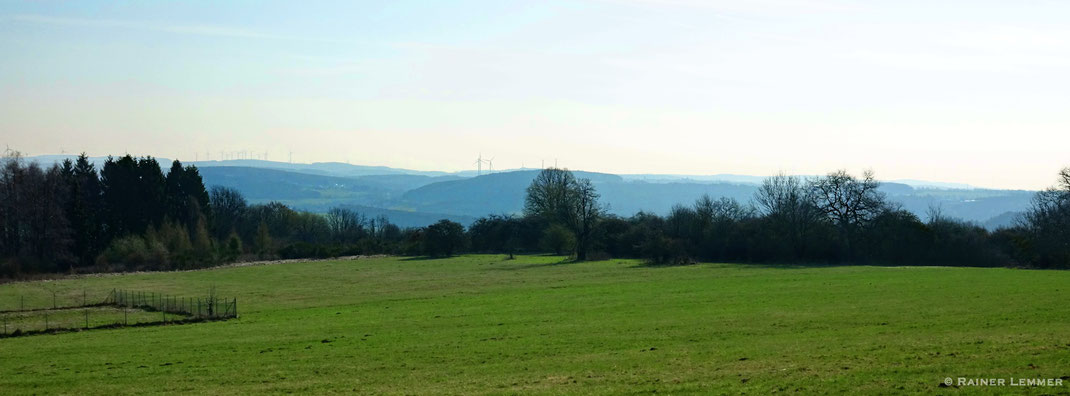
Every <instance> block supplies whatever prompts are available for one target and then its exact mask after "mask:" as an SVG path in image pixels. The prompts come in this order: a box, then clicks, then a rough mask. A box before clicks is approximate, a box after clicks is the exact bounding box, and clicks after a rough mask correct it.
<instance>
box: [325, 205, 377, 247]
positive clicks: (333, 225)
mask: <svg viewBox="0 0 1070 396" xmlns="http://www.w3.org/2000/svg"><path fill="white" fill-rule="evenodd" d="M367 222H368V221H367V218H366V217H365V216H364V215H363V214H360V213H358V212H357V211H355V210H351V209H346V208H340V207H337V208H331V209H330V210H329V211H327V227H328V228H330V231H331V236H332V237H334V239H335V240H336V241H337V242H342V243H345V242H352V241H356V240H357V239H360V238H361V237H363V236H364V232H365V230H364V227H365V225H367Z"/></svg>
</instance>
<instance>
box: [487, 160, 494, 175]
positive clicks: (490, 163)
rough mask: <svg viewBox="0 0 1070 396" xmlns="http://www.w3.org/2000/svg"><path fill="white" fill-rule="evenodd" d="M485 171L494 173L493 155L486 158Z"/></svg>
mask: <svg viewBox="0 0 1070 396" xmlns="http://www.w3.org/2000/svg"><path fill="white" fill-rule="evenodd" d="M487 173H494V157H491V158H490V159H489V160H487Z"/></svg>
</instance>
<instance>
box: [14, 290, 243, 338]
mask: <svg viewBox="0 0 1070 396" xmlns="http://www.w3.org/2000/svg"><path fill="white" fill-rule="evenodd" d="M53 296H55V293H53ZM81 297H82V298H81V301H80V304H79V303H75V304H68V305H61V304H59V303H58V301H57V299H56V298H55V297H53V299H52V301H51V302H52V304H51V305H50V306H49V305H45V306H43V307H42V306H40V305H37V306H33V304H31V306H27V304H26V299H25V298H24V297H23V296H19V301H18V305H17V308H16V309H8V310H0V322H2V326H3V328H2V332H0V338H2V337H15V336H22V335H32V334H44V333H57V332H64V331H78V330H89V329H100V328H116V327H126V326H151V325H161V324H171V323H190V322H202V321H209V320H226V319H231V318H237V317H238V299H237V298H223V297H220V296H217V295H216V294H215V290H214V289H212V290H211V292H210V293H209V294H208V296H205V297H180V296H174V295H167V294H163V293H156V292H144V291H132V290H120V289H113V290H111V291H110V292H108V293H107V295H106V296H105V297H104V298H103V299H102V300H99V299H98V300H95V301H93V300H90V299H89V297H88V293H86V292H84V291H83V292H82V296H81ZM34 300H35V301H38V302H40V301H41V299H39V298H38V299H34Z"/></svg>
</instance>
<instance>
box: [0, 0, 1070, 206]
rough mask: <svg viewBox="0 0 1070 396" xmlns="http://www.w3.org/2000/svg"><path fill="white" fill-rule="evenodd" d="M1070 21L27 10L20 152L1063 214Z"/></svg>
mask: <svg viewBox="0 0 1070 396" xmlns="http://www.w3.org/2000/svg"><path fill="white" fill-rule="evenodd" d="M1068 21H1070V2H1067V1H1029V0H1016V1H984V0H969V1H936V0H926V1H912V0H896V1H877V0H873V1H867V2H860V1H857V2H856V1H824V0H809V1H807V0H802V1H793V0H764V1H698V0H590V1H549V0H539V1H530V2H512V1H498V0H494V1H473V2H437V1H412V2H410V1H398V0H390V1H382V2H379V1H341V2H337V3H319V2H310V1H300V2H294V1H284V2H264V1H250V2H218V1H212V2H156V1H145V2H125V1H124V2H117V3H99V2H95V1H78V2H51V1H48V2H8V1H4V2H2V3H0V144H7V145H10V146H11V148H13V149H18V150H20V151H23V152H25V153H28V154H54V153H59V152H60V151H61V150H65V151H68V152H76V151H87V152H88V153H89V154H91V155H106V154H121V153H123V152H129V153H131V154H152V155H157V156H162V157H168V158H175V157H177V158H180V159H189V160H192V159H194V158H198V159H201V160H203V159H205V158H204V157H205V152H209V153H210V155H211V158H212V159H218V157H219V152H220V151H222V150H229V151H232V150H250V151H255V152H267V153H268V159H271V160H286V157H287V152H288V151H290V150H292V151H293V152H294V160H295V161H299V162H313V161H346V160H348V161H350V162H351V163H354V164H373V165H388V166H395V167H406V168H415V169H428V170H430V169H435V170H461V169H472V168H474V165H473V162H474V161H475V159H476V156H477V155H478V154H479V153H480V152H481V153H483V155H484V156H485V157H494V166H495V168H498V169H502V168H514V167H520V166H521V165H525V166H527V167H537V166H539V164H540V161H541V160H546V163H547V164H552V163H553V161H554V160H555V159H557V160H558V161H559V164H560V165H562V166H567V167H569V168H572V169H584V170H593V171H607V172H616V173H683V174H716V173H738V174H754V175H764V174H771V173H774V172H777V171H779V170H783V171H787V172H789V173H801V174H816V173H823V172H825V171H829V170H833V169H836V168H847V169H849V170H852V171H856V172H857V171H860V170H862V169H865V168H872V169H873V170H874V171H876V172H877V176H878V177H880V178H882V179H900V178H911V179H925V180H939V181H954V182H965V183H971V184H974V185H981V186H991V187H1007V188H1031V189H1032V188H1041V187H1044V186H1047V185H1050V184H1052V182H1053V181H1054V179H1055V174H1056V172H1057V171H1058V169H1059V168H1061V167H1063V166H1070V22H1068ZM195 153H196V154H195Z"/></svg>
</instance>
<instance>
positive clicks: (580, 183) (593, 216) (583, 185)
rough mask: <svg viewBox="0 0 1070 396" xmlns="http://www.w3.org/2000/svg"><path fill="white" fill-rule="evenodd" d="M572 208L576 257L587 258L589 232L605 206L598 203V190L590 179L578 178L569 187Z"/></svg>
mask: <svg viewBox="0 0 1070 396" xmlns="http://www.w3.org/2000/svg"><path fill="white" fill-rule="evenodd" d="M571 192H572V193H571V195H572V196H573V198H572V199H571V200H570V201H572V205H571V206H572V210H573V214H572V215H571V216H569V217H570V219H571V221H572V230H573V232H575V233H576V259H577V260H580V261H583V260H586V259H587V251H588V250H590V247H591V236H592V235H591V234H592V232H593V231H594V226H595V223H596V222H597V221H598V219H600V218H602V215H603V214H604V213H605V208H604V207H603V206H602V205H601V204H599V203H598V198H599V195H598V192H597V191H595V188H594V184H592V183H591V180H590V179H579V180H577V181H575V182H574V183H573V187H572V188H571Z"/></svg>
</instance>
